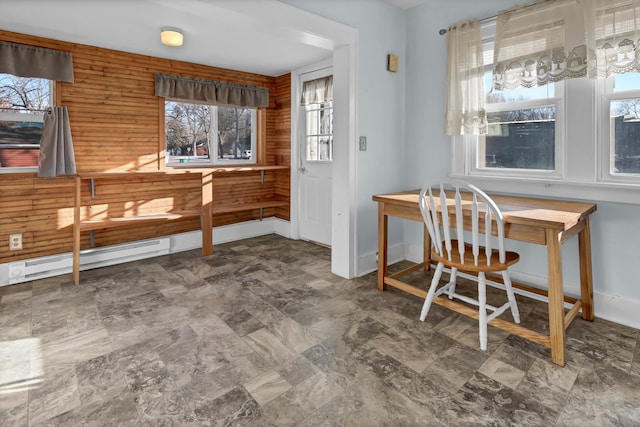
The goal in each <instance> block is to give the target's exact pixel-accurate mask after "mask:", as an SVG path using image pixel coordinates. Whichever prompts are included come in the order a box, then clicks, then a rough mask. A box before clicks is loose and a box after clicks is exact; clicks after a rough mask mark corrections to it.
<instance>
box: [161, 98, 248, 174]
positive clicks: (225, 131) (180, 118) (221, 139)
mask: <svg viewBox="0 0 640 427" xmlns="http://www.w3.org/2000/svg"><path fill="white" fill-rule="evenodd" d="M256 112H257V110H256V109H255V108H242V107H227V106H217V105H208V104H201V103H187V102H181V101H174V100H167V101H165V143H166V164H167V165H170V166H176V165H185V164H201V165H202V164H214V165H229V164H236V163H244V164H246V163H256V157H255V153H256V128H257V126H256Z"/></svg>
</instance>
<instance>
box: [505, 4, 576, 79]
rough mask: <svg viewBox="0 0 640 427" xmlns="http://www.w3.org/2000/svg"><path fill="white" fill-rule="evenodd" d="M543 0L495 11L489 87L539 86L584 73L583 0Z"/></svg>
mask: <svg viewBox="0 0 640 427" xmlns="http://www.w3.org/2000/svg"><path fill="white" fill-rule="evenodd" d="M581 3H582V2H580V1H579V0H547V1H543V2H539V3H533V4H529V5H526V6H521V7H519V8H515V9H511V10H508V11H503V12H500V14H499V15H498V18H497V20H496V36H495V46H494V52H493V54H494V55H493V56H494V61H493V63H494V70H493V89H494V90H505V89H516V88H519V87H527V88H530V87H535V86H542V85H545V84H547V83H552V82H558V81H561V80H564V79H567V78H575V77H583V76H587V74H588V61H587V37H586V32H587V29H586V26H585V15H587V14H586V13H585V12H584V9H583V4H581Z"/></svg>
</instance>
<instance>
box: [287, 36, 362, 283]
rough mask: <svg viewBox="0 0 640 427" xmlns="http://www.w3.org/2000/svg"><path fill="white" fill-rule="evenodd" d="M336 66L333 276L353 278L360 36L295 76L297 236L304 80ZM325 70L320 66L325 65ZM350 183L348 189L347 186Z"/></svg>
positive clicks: (295, 229)
mask: <svg viewBox="0 0 640 427" xmlns="http://www.w3.org/2000/svg"><path fill="white" fill-rule="evenodd" d="M322 64H324V65H325V66H326V65H327V64H328V65H331V66H332V67H333V88H334V89H333V111H334V119H333V129H334V133H333V141H334V143H333V150H334V161H333V185H332V186H333V188H332V207H331V211H332V212H331V227H332V231H331V272H332V273H333V274H336V275H338V276H341V277H344V278H347V279H350V278H353V277H355V275H356V272H357V271H358V270H357V265H356V263H357V259H358V257H357V236H356V230H357V227H356V201H357V197H356V195H357V188H356V184H357V183H356V134H357V128H358V127H357V115H356V106H357V98H356V94H357V70H356V64H357V33H354V34H353V40H352V42H351V43H349V44H347V45H344V46H342V47H338V48H336V49H335V50H334V51H333V56H332V58H329V59H327V60H326V61H322V62H320V63H317V64H313V65H310V66H306V67H301V68H299V69H296V70H293V71H292V72H291V186H290V188H291V194H290V198H291V200H290V203H291V214H290V225H291V237H292V238H294V239H299V238H300V232H299V221H298V216H299V214H300V209H299V197H298V191H299V186H298V168H299V167H300V155H299V144H298V141H299V138H300V132H301V129H299V123H300V117H299V112H300V109H299V105H298V104H299V103H300V96H301V93H300V91H301V85H300V75H301V74H305V73H308V72H310V71H313V70H316V69H319V68H322V67H321V65H322ZM319 65H320V66H319ZM345 184H346V185H345Z"/></svg>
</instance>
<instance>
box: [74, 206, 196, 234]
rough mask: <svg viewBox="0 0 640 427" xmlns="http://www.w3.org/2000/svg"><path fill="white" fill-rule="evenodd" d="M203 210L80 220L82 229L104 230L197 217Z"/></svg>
mask: <svg viewBox="0 0 640 427" xmlns="http://www.w3.org/2000/svg"><path fill="white" fill-rule="evenodd" d="M201 213H202V212H201V211H199V210H190V211H182V212H175V213H173V212H172V213H159V214H152V215H140V216H131V217H121V218H105V219H90V220H83V221H80V231H91V230H102V229H107V228H114V227H124V226H126V225H132V224H140V223H148V222H161V221H175V220H177V219H185V218H197V217H199V216H200V214H201Z"/></svg>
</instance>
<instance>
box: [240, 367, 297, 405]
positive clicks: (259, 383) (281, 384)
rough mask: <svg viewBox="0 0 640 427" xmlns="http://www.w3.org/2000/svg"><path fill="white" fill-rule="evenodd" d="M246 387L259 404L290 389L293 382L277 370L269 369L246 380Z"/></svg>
mask: <svg viewBox="0 0 640 427" xmlns="http://www.w3.org/2000/svg"><path fill="white" fill-rule="evenodd" d="M244 388H245V389H247V391H248V392H249V394H251V396H252V397H253V398H254V399H255V401H256V402H258V404H260V405H264V404H265V403H267V402H269V401H271V400H273V399H275V398H276V397H278V396H280V395H281V394H283V393H284V392H286V391H287V390H289V389H290V388H291V384H289V383H288V382H287V381H286V380H285V379H284V378H282V377H281V376H280V374H278V373H277V372H276V371H274V370H269V371H267V372H265V373H264V374H262V375H259V376H257V377H255V378H253V379H251V380H250V381H248V382H246V383H245V384H244Z"/></svg>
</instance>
